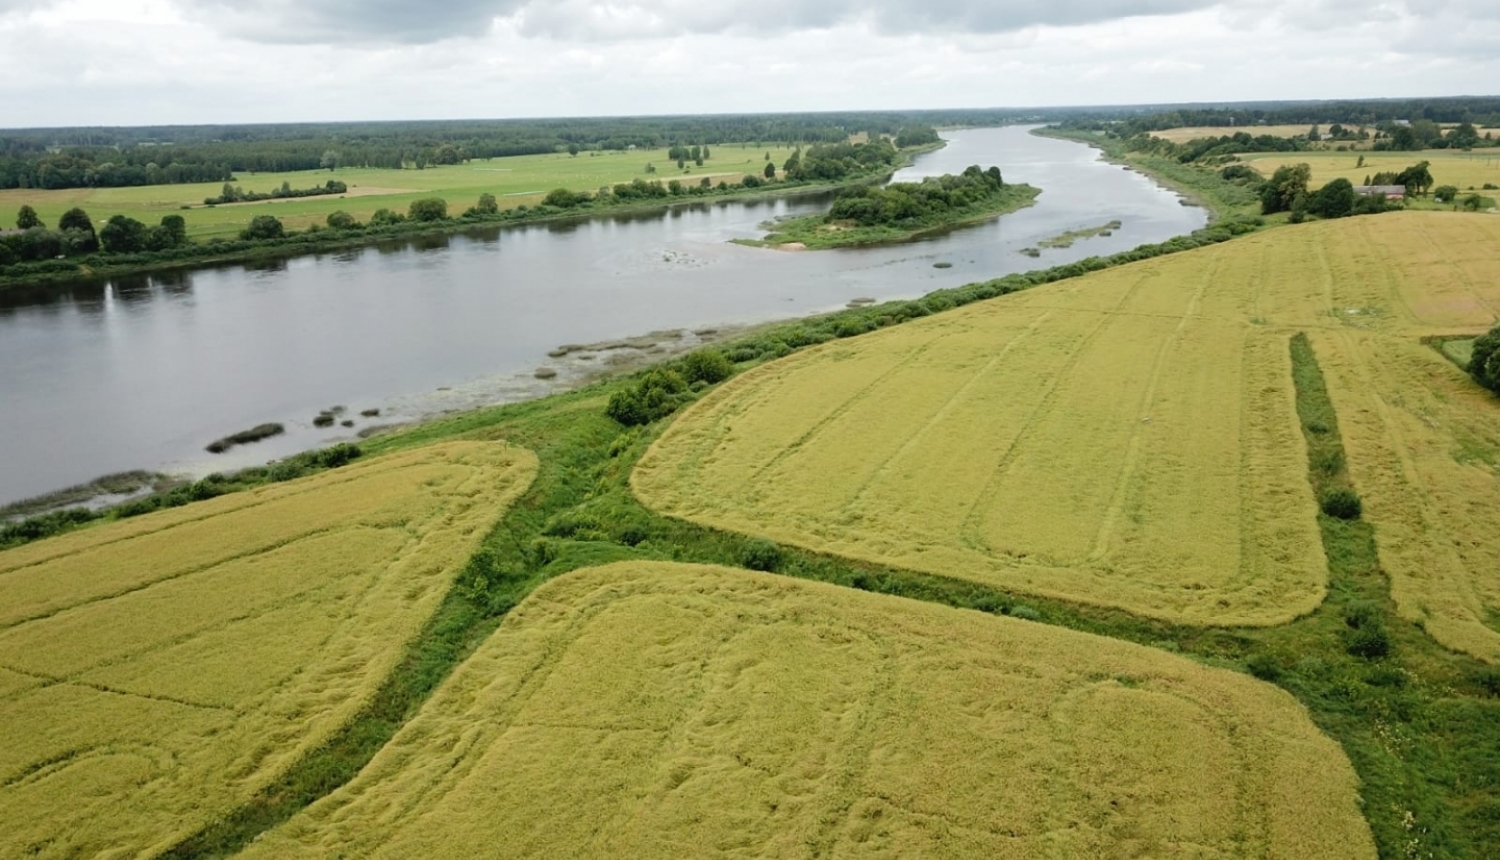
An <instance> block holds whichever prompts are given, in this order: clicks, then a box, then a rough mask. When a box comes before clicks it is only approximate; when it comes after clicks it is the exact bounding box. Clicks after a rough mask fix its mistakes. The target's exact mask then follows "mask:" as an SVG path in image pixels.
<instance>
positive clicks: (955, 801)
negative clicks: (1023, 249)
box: [243, 562, 1375, 860]
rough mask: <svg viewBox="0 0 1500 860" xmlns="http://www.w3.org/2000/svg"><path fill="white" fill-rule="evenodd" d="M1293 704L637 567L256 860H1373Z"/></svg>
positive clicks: (1112, 646)
mask: <svg viewBox="0 0 1500 860" xmlns="http://www.w3.org/2000/svg"><path fill="white" fill-rule="evenodd" d="M1356 789H1357V786H1356V778H1355V776H1354V773H1353V770H1352V768H1351V767H1350V766H1349V763H1348V761H1347V760H1346V759H1345V757H1344V754H1343V752H1342V751H1341V750H1340V749H1339V748H1338V746H1337V745H1336V744H1335V743H1334V742H1333V741H1331V740H1330V739H1328V738H1327V737H1324V736H1323V735H1322V734H1320V733H1319V732H1318V730H1317V729H1316V728H1315V727H1314V726H1313V724H1312V722H1311V721H1310V720H1309V719H1308V716H1307V714H1306V712H1305V711H1304V710H1303V709H1302V707H1301V706H1300V705H1298V704H1297V703H1296V701H1295V700H1293V699H1292V697H1291V696H1290V695H1288V694H1286V693H1285V692H1283V691H1281V690H1278V689H1276V688H1274V687H1272V686H1270V685H1268V684H1265V683H1262V682H1259V681H1256V680H1253V679H1251V678H1249V677H1246V676H1244V675H1239V674H1237V673H1232V672H1228V671H1225V670H1219V669H1211V668H1207V667H1204V666H1201V665H1199V664H1196V663H1193V662H1191V661H1188V660H1186V659H1183V658H1180V657H1177V656H1174V655H1171V654H1168V653H1166V652H1163V651H1157V650H1153V649H1148V648H1144V647H1140V646H1137V645H1130V644H1125V643H1121V642H1117V641H1111V640H1104V639H1099V638H1096V637H1094V636H1090V635H1088V634H1083V633H1077V632H1074V631H1069V630H1065V629H1061V628H1057V627H1050V626H1045V625H1041V624H1033V623H1030V622H1026V621H1018V620H1014V619H1008V618H996V617H992V616H987V615H982V614H980V613H976V612H968V611H962V610H955V609H949V608H947V607H940V606H934V605H931V604H923V603H917V602H914V601H906V600H901V599H899V598H892V597H886V596H882V595H874V594H868V593H863V592H857V591H852V590H849V589H843V588H839V587H836V586H830V585H824V584H820V583H808V582H801V581H796V580H791V579H786V578H782V577H776V576H769V575H764V574H754V573H749V572H747V571H742V570H731V569H727V568H717V567H708V566H689V565H675V564H670V563H665V562H630V563H622V564H615V565H610V566H607V567H601V568H592V569H587V570H583V571H578V572H575V573H572V574H568V575H566V576H564V577H561V578H559V579H557V580H554V581H552V582H550V583H548V584H547V585H544V586H542V587H541V588H540V589H538V590H537V591H536V592H535V593H534V594H533V595H532V596H531V597H529V598H528V599H527V600H526V602H525V603H523V604H522V605H521V607H519V608H518V609H517V610H515V611H514V612H513V613H512V614H511V615H510V617H508V618H507V619H506V620H505V623H504V625H503V626H502V627H501V628H500V630H499V631H498V632H497V633H495V634H494V635H493V636H492V637H491V639H490V640H489V641H488V642H487V643H486V644H484V645H483V646H481V647H480V649H479V651H478V652H477V653H476V654H475V655H474V656H473V657H472V658H470V660H469V661H468V662H467V663H466V664H465V665H464V666H462V667H461V668H460V669H459V670H458V671H457V672H456V673H455V674H454V676H453V677H452V678H451V679H450V680H449V681H448V682H446V683H445V684H444V686H443V687H442V688H440V689H439V691H438V692H437V693H435V694H434V696H433V698H432V699H431V700H430V701H429V703H428V704H427V705H426V706H425V708H424V709H423V711H422V712H421V713H420V714H419V715H418V716H417V717H416V718H415V719H414V720H413V721H412V722H411V723H410V724H408V725H407V726H406V727H405V728H404V729H403V730H402V731H401V733H400V734H399V735H398V736H397V737H396V738H395V739H394V740H393V741H392V742H391V744H389V745H388V746H387V747H386V748H385V749H384V750H382V751H381V752H380V753H379V754H378V755H377V757H376V758H375V759H374V761H372V762H371V764H370V765H369V766H368V767H367V768H366V769H365V770H364V771H363V772H362V773H361V774H360V776H359V777H357V778H356V779H355V780H354V781H353V782H351V783H350V784H349V785H348V786H346V787H345V788H343V789H341V790H340V791H338V792H336V793H334V794H333V795H330V796H329V797H328V798H326V799H324V800H323V801H321V802H319V803H317V804H315V805H314V806H312V807H310V808H309V809H308V810H307V811H305V812H303V813H302V814H300V815H299V816H297V817H295V818H293V819H292V820H291V821H290V822H288V823H287V824H286V825H283V826H282V827H280V828H278V829H276V830H273V831H271V832H269V833H267V834H266V835H265V836H264V837H262V838H261V839H260V840H258V841H257V842H256V843H255V844H253V845H252V846H250V848H249V849H248V850H247V851H246V852H245V853H244V855H243V857H244V858H245V860H272V858H275V860H311V858H335V857H346V856H347V857H368V858H372V860H379V859H380V858H391V860H397V858H403V860H404V858H411V857H428V858H435V860H458V858H480V857H487V858H494V857H601V858H602V857H611V858H612V857H630V858H655V857H662V858H668V857H670V858H678V857H815V856H824V857H836V858H837V857H892V858H895V857H948V858H1007V857H1015V858H1033V857H1199V858H1206V857H1224V858H1228V857H1282V858H1294V857H1296V858H1305V857H1318V858H1356V857H1357V858H1365V857H1373V856H1374V855H1375V850H1374V846H1373V843H1372V840H1371V837H1370V834H1369V832H1368V830H1367V826H1366V824H1365V822H1364V820H1363V818H1362V817H1361V815H1360V811H1359V801H1358V797H1357V792H1356Z"/></svg>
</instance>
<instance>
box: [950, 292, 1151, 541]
mask: <svg viewBox="0 0 1500 860" xmlns="http://www.w3.org/2000/svg"><path fill="white" fill-rule="evenodd" d="M1156 275H1157V273H1156V271H1155V270H1147V271H1144V272H1142V273H1141V274H1140V275H1139V276H1138V277H1137V278H1136V281H1135V283H1133V284H1131V285H1130V289H1128V290H1126V291H1125V294H1124V295H1123V296H1121V297H1120V300H1119V302H1117V303H1116V306H1115V308H1113V309H1111V310H1110V311H1108V312H1100V313H1099V321H1098V322H1096V323H1095V324H1094V326H1093V328H1091V329H1089V332H1088V334H1086V335H1084V337H1083V339H1082V340H1080V341H1079V342H1078V345H1077V347H1075V348H1074V350H1073V352H1072V353H1071V354H1069V355H1068V357H1067V360H1066V361H1063V362H1061V363H1060V364H1059V366H1058V370H1057V373H1055V374H1053V376H1052V379H1051V380H1050V381H1049V382H1048V384H1047V390H1046V391H1044V392H1043V393H1042V397H1041V399H1040V400H1038V401H1037V405H1036V406H1035V407H1034V408H1033V409H1032V410H1031V411H1030V412H1029V413H1027V415H1026V418H1025V419H1024V420H1023V421H1022V423H1021V429H1020V430H1019V431H1018V432H1017V433H1016V436H1015V438H1014V439H1012V440H1011V441H1010V444H1008V445H1007V446H1006V448H1005V453H1004V454H1002V455H1001V457H1000V459H999V461H997V462H996V464H995V468H994V469H993V470H992V471H991V472H990V476H989V478H988V479H987V480H986V481H985V484H984V487H983V488H982V489H981V490H980V491H979V496H978V498H976V499H975V500H974V503H973V504H971V505H969V509H968V511H967V512H966V513H965V514H964V519H963V524H962V525H961V526H960V528H959V537H960V539H961V540H963V541H964V542H965V543H966V544H967V545H969V546H971V547H975V548H979V547H984V548H985V551H986V553H987V554H992V553H993V550H992V549H990V548H989V543H988V541H986V540H985V538H984V535H983V534H982V533H980V520H981V519H982V518H983V517H984V513H985V511H986V510H988V508H989V504H990V503H991V502H993V501H994V498H995V495H996V494H997V493H998V492H999V491H1000V484H1001V482H1002V481H1003V480H1004V479H1005V476H1006V475H1008V474H1009V473H1010V470H1011V468H1012V466H1013V465H1014V464H1015V461H1016V457H1017V456H1018V455H1019V454H1020V451H1021V446H1022V445H1023V444H1025V443H1026V442H1027V441H1029V440H1030V438H1031V436H1032V434H1033V433H1034V432H1035V430H1036V426H1037V425H1038V424H1039V423H1040V422H1041V419H1042V416H1044V415H1046V414H1047V412H1048V411H1049V410H1051V408H1052V407H1053V405H1054V403H1055V402H1056V400H1057V396H1058V392H1059V391H1060V390H1061V388H1062V384H1063V382H1064V381H1065V380H1066V379H1068V377H1069V375H1070V374H1071V373H1072V371H1073V369H1074V368H1076V367H1077V366H1078V362H1079V361H1081V360H1082V358H1083V355H1084V353H1085V352H1087V351H1088V350H1089V348H1090V347H1091V346H1092V345H1093V343H1094V341H1096V340H1098V338H1099V334H1100V333H1101V332H1103V331H1104V329H1105V328H1106V327H1107V326H1109V325H1110V324H1111V323H1113V322H1116V321H1117V320H1118V319H1119V317H1117V316H1116V315H1115V313H1114V311H1116V310H1118V309H1119V308H1121V307H1124V306H1125V303H1126V302H1128V301H1130V300H1131V299H1132V298H1134V297H1135V295H1136V293H1138V292H1139V291H1140V290H1141V288H1142V287H1143V286H1144V285H1145V284H1146V283H1147V282H1148V281H1150V280H1153V279H1154V278H1155V277H1156Z"/></svg>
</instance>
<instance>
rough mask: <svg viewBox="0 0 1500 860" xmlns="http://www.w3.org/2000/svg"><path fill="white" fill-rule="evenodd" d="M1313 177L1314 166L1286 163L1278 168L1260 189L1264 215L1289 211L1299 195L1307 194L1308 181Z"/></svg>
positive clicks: (1261, 209)
mask: <svg viewBox="0 0 1500 860" xmlns="http://www.w3.org/2000/svg"><path fill="white" fill-rule="evenodd" d="M1310 179H1312V167H1310V166H1309V165H1306V164H1296V165H1292V164H1284V165H1282V166H1281V167H1278V168H1276V172H1275V173H1273V174H1271V178H1270V179H1268V180H1266V184H1265V185H1263V186H1261V190H1260V211H1261V214H1262V215H1270V214H1272V213H1273V212H1288V211H1291V209H1292V204H1293V203H1294V202H1295V201H1296V200H1297V198H1299V197H1304V196H1306V194H1307V183H1308V181H1309V180H1310Z"/></svg>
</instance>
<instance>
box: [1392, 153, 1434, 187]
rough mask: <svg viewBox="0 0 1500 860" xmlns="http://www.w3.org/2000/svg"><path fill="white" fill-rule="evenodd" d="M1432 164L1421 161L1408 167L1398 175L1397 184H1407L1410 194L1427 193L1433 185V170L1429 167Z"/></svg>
mask: <svg viewBox="0 0 1500 860" xmlns="http://www.w3.org/2000/svg"><path fill="white" fill-rule="evenodd" d="M1430 164H1431V163H1430V162H1427V161H1419V162H1417V163H1416V164H1413V165H1412V166H1411V167H1408V168H1406V169H1405V170H1403V171H1401V173H1399V174H1398V175H1397V176H1396V184H1397V185H1405V186H1406V193H1408V194H1426V193H1427V189H1428V188H1431V187H1432V171H1430V170H1428V169H1427V168H1428V167H1429V166H1430Z"/></svg>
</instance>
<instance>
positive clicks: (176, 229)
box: [161, 215, 188, 248]
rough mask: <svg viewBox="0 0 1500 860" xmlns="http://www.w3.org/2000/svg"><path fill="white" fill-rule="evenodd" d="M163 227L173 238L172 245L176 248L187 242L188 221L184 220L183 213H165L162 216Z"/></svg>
mask: <svg viewBox="0 0 1500 860" xmlns="http://www.w3.org/2000/svg"><path fill="white" fill-rule="evenodd" d="M161 228H162V229H163V230H165V231H166V232H167V236H169V237H170V238H171V240H172V244H171V247H173V248H175V247H177V246H179V245H186V244H187V240H188V238H187V222H186V221H184V220H183V218H182V216H181V215H163V216H162V218H161Z"/></svg>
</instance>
